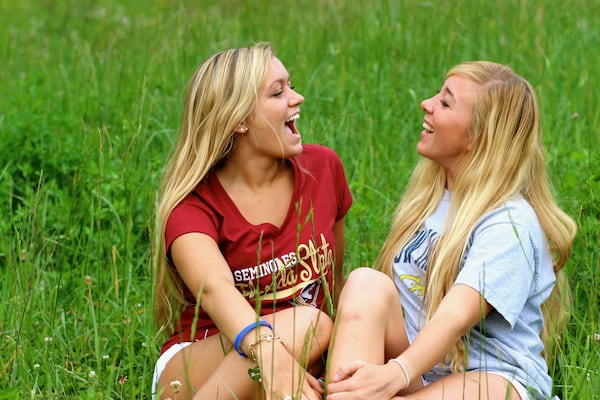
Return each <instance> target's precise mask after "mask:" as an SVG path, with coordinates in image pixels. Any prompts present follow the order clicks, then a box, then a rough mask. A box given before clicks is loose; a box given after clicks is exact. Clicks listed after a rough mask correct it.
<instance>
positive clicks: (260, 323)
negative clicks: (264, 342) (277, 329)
mask: <svg viewBox="0 0 600 400" xmlns="http://www.w3.org/2000/svg"><path fill="white" fill-rule="evenodd" d="M259 326H266V327H267V328H269V329H270V330H271V331H273V327H272V326H271V324H269V323H268V322H267V321H263V320H262V319H261V320H258V321H256V322H253V323H251V324H250V325H248V326H247V327H245V328H244V329H242V330H241V331H240V333H238V334H237V336H236V337H235V341H234V342H233V348H234V349H235V351H237V353H238V354H239V355H240V356H242V357H246V358H248V356H247V355H246V354H245V353H244V352H243V351H242V350H240V342H241V341H242V339H243V338H244V336H246V334H248V332H250V331H251V330H253V329H256V328H258V327H259Z"/></svg>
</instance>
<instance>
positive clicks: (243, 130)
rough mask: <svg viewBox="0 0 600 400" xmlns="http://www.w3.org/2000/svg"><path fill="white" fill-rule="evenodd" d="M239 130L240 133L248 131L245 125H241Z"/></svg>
mask: <svg viewBox="0 0 600 400" xmlns="http://www.w3.org/2000/svg"><path fill="white" fill-rule="evenodd" d="M240 132H242V133H246V132H248V128H246V127H245V126H242V127H241V128H240Z"/></svg>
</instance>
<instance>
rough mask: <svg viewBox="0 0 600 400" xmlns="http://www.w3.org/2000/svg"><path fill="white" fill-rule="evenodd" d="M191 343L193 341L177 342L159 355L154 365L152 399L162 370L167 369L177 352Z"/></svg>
mask: <svg viewBox="0 0 600 400" xmlns="http://www.w3.org/2000/svg"><path fill="white" fill-rule="evenodd" d="M190 344H192V342H182V343H175V344H174V345H172V346H171V347H169V348H168V349H167V351H165V352H164V353H162V354H161V355H160V357H158V360H156V365H155V366H154V375H153V376H152V400H155V397H154V395H155V394H156V390H157V388H158V380H159V379H160V375H161V374H162V372H163V371H164V370H165V367H166V366H167V363H168V362H169V361H171V358H173V356H174V355H175V354H177V353H178V352H179V351H180V350H182V349H185V348H186V347H188V346H189V345H190Z"/></svg>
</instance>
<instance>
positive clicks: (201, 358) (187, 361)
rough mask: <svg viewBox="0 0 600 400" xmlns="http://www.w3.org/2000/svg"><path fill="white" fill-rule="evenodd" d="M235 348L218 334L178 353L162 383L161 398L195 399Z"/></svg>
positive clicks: (159, 383) (171, 360) (165, 371)
mask: <svg viewBox="0 0 600 400" xmlns="http://www.w3.org/2000/svg"><path fill="white" fill-rule="evenodd" d="M232 347H233V346H232V345H231V343H230V342H229V341H228V340H227V339H224V338H222V337H221V335H218V334H217V335H213V336H210V337H208V338H206V339H203V340H200V341H197V342H194V343H192V344H190V345H189V346H187V347H185V348H183V349H181V350H180V351H178V352H177V353H176V354H175V355H174V356H173V357H172V358H171V359H170V360H169V362H168V363H167V364H166V366H165V368H164V370H163V371H162V373H161V375H160V378H159V380H158V388H157V389H158V393H160V394H161V397H160V398H161V399H166V398H169V397H170V398H172V399H174V398H178V399H191V398H192V396H193V395H194V394H195V393H196V391H197V390H198V388H199V387H200V386H202V385H203V384H204V382H206V381H207V380H208V378H209V377H210V376H211V375H212V373H213V372H214V371H215V369H216V368H217V367H218V366H219V365H220V364H221V363H222V362H223V360H224V359H225V357H226V355H227V354H228V353H231V350H232ZM240 358H241V357H240Z"/></svg>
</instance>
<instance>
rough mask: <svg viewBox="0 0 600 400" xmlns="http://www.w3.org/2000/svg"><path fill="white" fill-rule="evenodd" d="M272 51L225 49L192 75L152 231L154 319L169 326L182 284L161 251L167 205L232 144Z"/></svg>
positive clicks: (181, 299)
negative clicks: (178, 133)
mask: <svg viewBox="0 0 600 400" xmlns="http://www.w3.org/2000/svg"><path fill="white" fill-rule="evenodd" d="M273 56H274V54H273V49H272V47H271V45H270V44H268V43H264V42H261V43H257V44H255V45H253V46H251V47H244V48H237V49H229V50H225V51H222V52H219V53H217V54H215V55H213V56H211V57H210V58H208V59H207V60H206V61H205V62H204V63H203V64H202V65H201V66H200V67H199V68H198V69H197V70H196V72H195V73H194V75H193V76H192V78H191V80H190V82H189V85H188V88H187V93H186V96H185V104H184V109H183V116H182V122H181V128H180V137H179V143H178V145H177V148H176V149H175V152H174V154H173V155H172V157H171V159H170V161H169V163H168V164H167V167H166V171H165V175H164V178H163V181H162V185H161V190H160V193H161V196H160V202H159V205H158V214H157V224H156V231H157V234H159V238H158V240H157V246H156V247H157V248H155V249H154V252H155V257H154V259H155V262H156V282H155V295H154V319H155V323H156V325H157V327H159V328H160V329H164V328H167V327H168V326H170V325H171V324H172V323H173V321H174V316H175V314H176V313H177V312H178V311H180V310H181V309H182V307H184V306H185V305H186V304H187V302H186V299H185V290H184V289H185V286H184V283H183V281H182V280H181V277H180V276H179V275H178V274H177V272H176V271H175V269H174V268H172V267H170V266H169V263H168V260H167V257H166V253H165V225H166V222H167V219H168V217H169V215H170V214H171V211H172V210H173V209H174V208H175V206H176V205H177V204H179V203H180V202H181V201H182V200H183V199H184V198H185V197H186V196H187V195H188V194H189V193H190V192H192V191H193V189H194V188H195V187H196V185H197V184H198V183H199V182H200V181H202V180H203V179H204V178H205V177H206V176H207V174H208V173H209V172H210V171H211V170H212V169H214V168H215V167H216V166H217V165H219V164H220V163H222V162H223V161H224V160H225V159H226V157H227V155H228V154H229V152H230V151H231V149H232V148H233V146H234V144H235V138H236V135H235V130H236V128H237V127H238V126H239V124H240V123H241V122H242V121H243V120H245V119H246V118H247V117H248V116H249V115H250V113H251V112H252V110H253V109H254V107H255V105H256V102H257V98H258V94H259V91H260V89H261V88H262V86H263V85H264V83H265V81H266V79H267V74H268V70H269V63H270V61H271V59H272V57H273Z"/></svg>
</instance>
